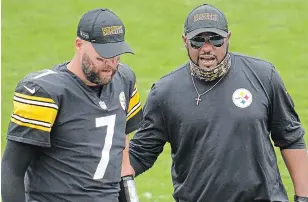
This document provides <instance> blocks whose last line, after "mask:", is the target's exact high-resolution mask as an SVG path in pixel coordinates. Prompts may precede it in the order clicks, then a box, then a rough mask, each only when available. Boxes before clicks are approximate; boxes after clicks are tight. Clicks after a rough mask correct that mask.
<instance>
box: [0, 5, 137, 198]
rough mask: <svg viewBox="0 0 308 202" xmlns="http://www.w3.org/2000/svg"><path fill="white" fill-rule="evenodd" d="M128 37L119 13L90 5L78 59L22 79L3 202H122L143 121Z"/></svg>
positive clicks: (83, 22)
mask: <svg viewBox="0 0 308 202" xmlns="http://www.w3.org/2000/svg"><path fill="white" fill-rule="evenodd" d="M124 36H125V27H124V25H123V23H122V21H121V20H120V18H119V17H118V16H117V15H116V14H115V13H113V12H112V11H110V10H109V9H104V8H103V9H94V10H90V11H88V12H87V13H85V14H84V15H83V16H82V18H81V19H80V21H79V24H78V29H77V38H76V40H75V49H76V53H75V55H74V57H73V58H72V60H70V61H68V62H64V63H62V64H58V65H56V66H55V67H53V68H52V69H46V70H42V71H38V72H34V73H30V74H29V75H27V76H26V77H24V78H23V79H22V80H21V81H19V83H18V85H17V87H16V90H15V94H14V98H13V104H14V109H13V112H12V116H11V121H10V124H9V128H8V133H7V145H6V149H5V152H4V156H3V159H2V183H1V184H2V187H1V188H2V199H3V202H17V201H29V202H31V201H32V202H34V201H36V202H43V201H52V202H57V201H59V202H60V201H61V202H64V201H70V202H71V201H76V202H77V201H80V202H81V201H91V202H109V201H110V202H114V201H118V197H119V191H120V182H121V166H122V157H124V156H123V155H122V154H123V149H124V148H125V143H126V145H127V143H128V140H127V136H126V134H129V133H131V132H132V131H134V130H135V129H136V128H137V127H138V125H139V123H140V121H141V120H142V108H141V104H140V98H139V93H138V89H137V85H136V78H135V74H134V72H133V71H132V70H131V69H130V67H129V66H127V65H125V64H122V63H120V55H121V54H124V53H133V52H132V50H131V49H130V47H129V46H128V45H127V44H126V42H125V41H124ZM126 151H127V150H126ZM126 157H128V154H126ZM123 161H126V162H129V160H128V159H126V158H123ZM129 179H130V180H131V178H129ZM124 183H127V176H125V178H123V180H122V184H123V185H124ZM122 187H123V186H122ZM123 193H124V194H125V193H128V192H125V190H124V192H123ZM127 198H129V197H127ZM132 198H133V199H134V200H135V201H137V200H138V199H137V198H136V196H135V195H134V196H132ZM124 201H125V200H124ZM127 201H129V199H128V200H127ZM131 201H133V200H131Z"/></svg>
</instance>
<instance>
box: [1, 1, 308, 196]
mask: <svg viewBox="0 0 308 202" xmlns="http://www.w3.org/2000/svg"><path fill="white" fill-rule="evenodd" d="M201 3H205V1H201V0H156V1H147V0H131V1H124V0H112V1H107V0H101V1H99V0H91V1H81V0H27V1H22V0H2V64H1V65H2V66H1V67H2V80H1V81H2V106H1V107H2V114H1V118H2V122H1V124H2V128H1V132H2V134H1V140H2V144H1V146H2V147H1V150H2V151H3V149H4V147H5V142H6V140H5V136H6V131H7V126H8V122H9V117H10V114H11V110H12V102H11V100H12V96H13V92H14V88H15V86H16V84H17V82H18V80H19V79H21V78H22V77H23V76H24V75H26V74H27V73H29V72H31V71H35V70H39V69H43V68H50V67H52V66H53V65H54V64H57V63H60V62H63V61H65V60H70V58H71V57H72V56H73V53H74V47H73V45H74V39H75V36H76V27H77V23H78V20H79V18H80V17H81V15H82V14H83V13H84V12H85V11H87V10H89V9H92V8H94V7H108V8H111V9H112V10H113V11H115V12H116V13H117V14H118V15H119V16H120V17H121V18H122V19H123V21H124V23H125V25H126V30H127V35H126V38H127V41H128V42H129V44H130V45H131V47H132V48H133V49H134V51H135V56H132V55H128V56H124V57H122V62H124V63H127V64H129V65H130V66H131V67H132V68H133V69H134V70H135V72H136V75H137V79H138V80H137V81H138V88H139V91H140V92H141V98H142V101H143V103H144V101H145V99H146V96H147V94H148V92H149V88H150V87H151V84H152V83H153V82H154V81H156V80H158V79H159V77H160V76H162V75H164V74H166V73H167V72H169V71H171V70H173V69H174V68H176V67H177V66H179V65H181V64H182V63H184V62H185V61H186V60H187V56H186V51H185V49H184V46H183V42H182V39H181V34H182V32H183V24H184V21H185V18H186V16H187V14H188V13H189V12H190V10H191V9H192V8H193V7H195V6H197V5H199V4H201ZM207 3H212V4H215V5H216V6H217V7H219V8H221V9H222V10H223V11H224V12H225V14H226V16H227V17H228V20H229V28H230V30H231V32H232V37H231V44H230V48H231V51H235V52H242V53H245V54H249V55H253V56H256V57H259V58H263V59H266V60H269V61H271V62H273V63H274V64H275V66H276V68H277V69H278V70H279V72H280V74H281V76H282V77H283V79H284V81H285V84H286V86H287V88H288V91H289V93H290V94H291V96H292V97H293V100H294V102H295V104H296V109H297V111H298V113H299V115H300V117H301V120H302V123H303V125H304V127H305V128H306V130H308V94H307V87H308V68H307V52H308V51H307V49H308V48H307V42H306V40H307V38H308V28H307V26H306V25H307V19H308V14H307V10H308V1H304V0H262V1H259V0H250V1H246V0H237V1H231V0H215V1H214V0H209V1H207ZM306 142H307V143H308V136H306ZM277 151H278V150H277ZM277 154H278V157H279V166H280V171H281V174H282V176H283V180H284V183H285V185H286V187H287V190H288V194H289V197H290V198H291V197H292V196H293V186H292V182H291V180H290V177H289V174H288V172H287V170H286V168H285V166H284V163H283V161H282V160H281V157H280V153H277ZM170 165H171V162H170V150H169V146H168V145H166V147H165V150H164V152H163V154H162V155H161V156H160V157H159V159H158V161H157V162H156V164H155V165H154V167H153V168H152V169H151V170H149V171H148V172H146V173H145V174H143V175H142V176H140V177H138V178H136V183H137V190H138V192H139V195H140V201H142V202H150V201H151V202H156V201H157V202H165V201H172V192H173V188H172V182H171V178H170Z"/></svg>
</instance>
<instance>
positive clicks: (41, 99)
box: [15, 92, 55, 103]
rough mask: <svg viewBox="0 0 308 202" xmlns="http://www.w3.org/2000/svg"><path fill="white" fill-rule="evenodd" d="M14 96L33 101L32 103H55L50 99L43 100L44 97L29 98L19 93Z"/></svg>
mask: <svg viewBox="0 0 308 202" xmlns="http://www.w3.org/2000/svg"><path fill="white" fill-rule="evenodd" d="M15 96H18V97H21V98H25V99H29V100H34V101H42V102H49V103H55V102H54V101H53V100H52V99H50V98H44V97H37V96H30V95H24V94H21V93H17V92H15Z"/></svg>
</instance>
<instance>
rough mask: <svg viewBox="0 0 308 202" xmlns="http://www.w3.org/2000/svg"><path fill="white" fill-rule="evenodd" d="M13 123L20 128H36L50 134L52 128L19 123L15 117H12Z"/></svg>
mask: <svg viewBox="0 0 308 202" xmlns="http://www.w3.org/2000/svg"><path fill="white" fill-rule="evenodd" d="M11 121H12V122H13V123H16V124H18V125H20V126H25V127H29V128H35V129H38V130H42V131H46V132H50V131H51V128H49V127H44V126H40V125H34V124H31V123H25V122H22V121H19V120H17V119H15V118H13V117H11Z"/></svg>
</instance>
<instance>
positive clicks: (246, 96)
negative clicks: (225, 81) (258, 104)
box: [232, 88, 252, 108]
mask: <svg viewBox="0 0 308 202" xmlns="http://www.w3.org/2000/svg"><path fill="white" fill-rule="evenodd" d="M232 101H233V103H234V104H235V106H237V107H239V108H246V107H248V106H249V105H250V104H251V103H252V95H251V93H250V92H249V90H247V89H245V88H239V89H237V90H236V91H234V93H233V95H232Z"/></svg>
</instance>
